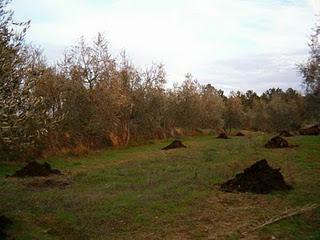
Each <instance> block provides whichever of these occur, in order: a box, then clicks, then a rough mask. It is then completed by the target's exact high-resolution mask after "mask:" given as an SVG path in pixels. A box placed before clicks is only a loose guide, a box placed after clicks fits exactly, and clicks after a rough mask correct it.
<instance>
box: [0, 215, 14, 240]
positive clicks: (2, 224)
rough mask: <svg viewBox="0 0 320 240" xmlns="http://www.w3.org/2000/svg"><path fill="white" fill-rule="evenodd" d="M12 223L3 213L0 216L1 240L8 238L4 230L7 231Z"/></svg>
mask: <svg viewBox="0 0 320 240" xmlns="http://www.w3.org/2000/svg"><path fill="white" fill-rule="evenodd" d="M12 224H13V222H12V221H11V220H10V219H9V218H7V217H6V216H4V215H1V216H0V239H1V240H2V239H3V240H5V239H7V238H8V235H7V233H6V231H7V228H8V227H9V226H11V225H12Z"/></svg>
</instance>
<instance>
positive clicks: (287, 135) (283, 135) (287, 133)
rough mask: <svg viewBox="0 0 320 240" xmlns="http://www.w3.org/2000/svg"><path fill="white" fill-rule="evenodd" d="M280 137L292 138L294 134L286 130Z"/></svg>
mask: <svg viewBox="0 0 320 240" xmlns="http://www.w3.org/2000/svg"><path fill="white" fill-rule="evenodd" d="M279 136H280V137H292V136H293V134H291V133H290V132H288V131H286V130H283V131H281V132H280V133H279Z"/></svg>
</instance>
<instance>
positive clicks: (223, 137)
mask: <svg viewBox="0 0 320 240" xmlns="http://www.w3.org/2000/svg"><path fill="white" fill-rule="evenodd" d="M217 138H221V139H229V137H228V135H227V134H226V133H224V132H223V133H220V134H219V135H218V137H217Z"/></svg>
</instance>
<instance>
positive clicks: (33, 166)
mask: <svg viewBox="0 0 320 240" xmlns="http://www.w3.org/2000/svg"><path fill="white" fill-rule="evenodd" d="M50 174H61V172H60V171H59V170H57V169H52V168H51V166H50V164H49V163H46V162H45V163H44V164H40V163H38V162H31V163H28V165H27V166H25V167H23V168H22V169H20V170H18V171H16V172H15V173H14V174H13V175H12V176H11V177H21V178H23V177H47V176H49V175H50Z"/></svg>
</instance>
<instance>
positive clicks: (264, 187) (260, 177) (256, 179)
mask: <svg viewBox="0 0 320 240" xmlns="http://www.w3.org/2000/svg"><path fill="white" fill-rule="evenodd" d="M290 189H292V187H291V186H289V185H288V184H286V182H285V181H284V178H283V176H282V174H281V173H280V169H273V168H271V167H270V166H269V164H268V162H267V160H265V159H263V160H260V161H258V162H256V163H255V164H253V165H252V166H251V167H249V168H246V169H245V170H244V172H243V173H239V174H237V175H236V176H235V178H233V179H231V180H229V181H227V182H225V183H223V184H221V190H222V191H224V192H253V193H258V194H267V193H270V192H272V191H286V190H290Z"/></svg>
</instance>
